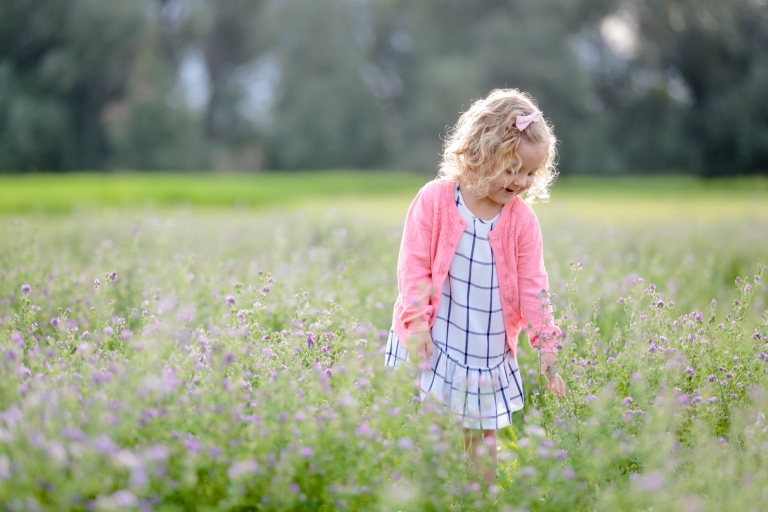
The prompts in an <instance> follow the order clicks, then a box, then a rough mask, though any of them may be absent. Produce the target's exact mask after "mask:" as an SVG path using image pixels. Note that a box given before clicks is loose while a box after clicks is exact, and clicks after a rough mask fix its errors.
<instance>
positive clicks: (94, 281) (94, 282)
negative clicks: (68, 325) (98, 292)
mask: <svg viewBox="0 0 768 512" xmlns="http://www.w3.org/2000/svg"><path fill="white" fill-rule="evenodd" d="M100 284H101V281H99V280H98V279H94V280H93V286H95V287H96V288H98V287H99V285H100Z"/></svg>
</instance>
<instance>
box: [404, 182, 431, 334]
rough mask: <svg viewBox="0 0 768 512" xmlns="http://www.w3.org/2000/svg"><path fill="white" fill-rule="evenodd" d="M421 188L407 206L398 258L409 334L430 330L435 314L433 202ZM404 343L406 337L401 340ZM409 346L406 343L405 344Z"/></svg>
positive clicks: (405, 323) (406, 325)
mask: <svg viewBox="0 0 768 512" xmlns="http://www.w3.org/2000/svg"><path fill="white" fill-rule="evenodd" d="M424 190H425V189H424V188H422V189H421V190H420V191H419V193H418V194H417V195H416V198H415V199H414V200H413V203H411V206H410V208H408V214H407V215H406V218H405V227H404V229H403V239H402V242H401V243H400V255H399V257H398V259H397V287H398V291H399V292H400V300H401V301H402V304H403V310H402V313H401V314H400V318H399V319H398V321H400V322H401V324H402V326H403V327H404V329H405V330H406V331H407V332H408V334H411V333H415V332H423V331H429V320H430V317H431V316H432V304H431V301H430V297H431V295H432V230H433V215H434V211H433V205H432V201H430V198H429V197H428V194H425V192H424ZM400 341H401V342H403V343H404V344H406V343H407V341H406V340H400ZM406 346H407V345H406Z"/></svg>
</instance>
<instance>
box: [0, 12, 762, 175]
mask: <svg viewBox="0 0 768 512" xmlns="http://www.w3.org/2000/svg"><path fill="white" fill-rule="evenodd" d="M505 86H506V87H518V88H521V89H524V90H527V91H529V92H531V93H532V94H533V95H534V96H535V97H536V98H538V100H539V103H540V106H541V108H542V110H544V112H545V115H546V116H548V117H549V118H550V119H551V120H552V121H553V123H554V125H555V129H556V133H557V135H558V137H559V138H560V139H561V141H562V143H561V147H560V155H561V157H560V161H561V165H560V168H561V171H562V172H564V173H583V174H587V173H601V174H620V173H630V172H686V173H697V174H702V175H733V174H744V173H751V172H766V171H768V101H766V99H767V94H766V93H768V0H419V1H412V0H2V1H0V170H5V171H33V170H69V169H121V168H129V169H217V170H229V169H238V170H257V169H261V168H266V169H309V168H312V169H314V168H331V167H349V168H399V169H420V170H427V171H434V169H435V168H436V165H437V163H438V161H439V153H440V149H441V136H442V135H443V134H444V133H445V128H446V127H447V126H450V125H452V124H453V123H454V122H455V121H456V119H457V117H458V114H459V112H461V111H463V110H464V109H466V108H467V107H468V106H469V104H470V103H471V101H472V100H473V99H477V98H481V97H484V96H485V94H487V92H488V91H489V90H491V89H493V88H496V87H505Z"/></svg>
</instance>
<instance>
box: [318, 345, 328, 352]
mask: <svg viewBox="0 0 768 512" xmlns="http://www.w3.org/2000/svg"><path fill="white" fill-rule="evenodd" d="M320 352H328V345H323V348H321V349H320Z"/></svg>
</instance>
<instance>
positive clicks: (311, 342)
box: [307, 333, 315, 348]
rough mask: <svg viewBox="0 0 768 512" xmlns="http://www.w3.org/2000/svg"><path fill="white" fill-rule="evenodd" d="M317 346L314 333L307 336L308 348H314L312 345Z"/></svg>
mask: <svg viewBox="0 0 768 512" xmlns="http://www.w3.org/2000/svg"><path fill="white" fill-rule="evenodd" d="M314 344H315V339H314V338H313V337H312V333H309V334H308V335H307V348H312V345H314Z"/></svg>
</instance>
